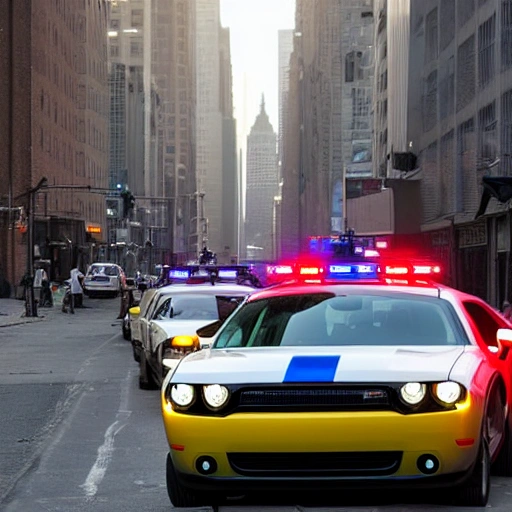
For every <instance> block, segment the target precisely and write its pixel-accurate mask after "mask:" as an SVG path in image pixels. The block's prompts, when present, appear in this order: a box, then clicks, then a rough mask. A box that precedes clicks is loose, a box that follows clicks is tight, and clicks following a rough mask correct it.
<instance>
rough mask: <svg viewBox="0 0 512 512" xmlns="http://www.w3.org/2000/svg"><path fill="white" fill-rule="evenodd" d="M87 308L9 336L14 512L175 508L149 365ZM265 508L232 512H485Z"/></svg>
mask: <svg viewBox="0 0 512 512" xmlns="http://www.w3.org/2000/svg"><path fill="white" fill-rule="evenodd" d="M0 305H1V302H0ZM85 305H86V308H85V309H77V311H76V314H75V315H69V314H68V315H66V314H63V313H61V312H60V310H59V309H58V308H53V310H48V309H45V310H44V314H45V315H46V317H45V318H44V319H42V320H41V321H38V322H32V323H25V324H21V325H15V326H7V327H0V432H1V440H2V442H1V444H0V510H2V511H5V512H39V511H41V512H42V511H45V512H49V511H51V512H57V511H63V512H75V511H81V512H83V511H94V512H102V511H105V512H107V511H108V512H116V511H119V512H120V511H123V512H131V511H141V510H143V511H153V512H160V511H167V510H169V509H171V505H170V502H169V499H168V496H167V491H166V486H165V456H166V452H167V443H166V440H165V436H164V431H163V425H162V420H161V416H160V402H159V394H158V392H155V391H141V390H139V388H138V367H137V365H136V363H135V362H134V360H133V358H132V352H131V347H130V344H129V343H128V342H127V341H125V340H124V339H123V338H122V335H121V329H120V321H119V320H116V317H117V314H118V311H119V301H118V300H113V299H94V300H91V299H85ZM492 482H493V488H492V491H491V498H490V505H489V506H488V507H487V508H490V509H492V510H496V511H499V512H506V511H507V512H508V511H510V510H511V509H512V479H505V478H494V479H493V481H492ZM254 500H255V498H252V499H251V500H250V501H249V500H247V501H233V502H232V504H231V505H230V506H224V507H220V510H221V511H222V512H224V511H225V512H228V511H235V510H244V511H245V512H255V511H263V512H264V511H268V512H270V511H281V512H291V511H301V510H302V511H304V510H307V511H308V512H313V511H319V510H323V511H324V512H328V511H329V512H334V511H349V510H354V511H361V512H370V511H372V512H376V511H380V510H383V511H384V510H385V511H400V512H407V511H411V512H412V511H417V510H421V511H425V512H428V511H434V510H435V511H440V510H442V511H463V510H476V509H463V508H459V507H454V506H446V505H443V504H442V501H441V500H436V499H435V497H432V496H431V495H430V496H429V495H422V496H420V495H417V494H415V495H410V496H397V495H396V493H395V494H392V493H391V494H389V495H387V496H374V495H367V494H364V495H361V494H359V495H350V496H349V495H343V496H342V497H340V496H339V495H338V496H335V497H330V498H326V497H324V496H311V495H310V496H305V497H300V496H278V497H272V498H268V497H266V496H264V497H259V498H258V500H259V501H258V502H255V501H254ZM299 505H300V506H299Z"/></svg>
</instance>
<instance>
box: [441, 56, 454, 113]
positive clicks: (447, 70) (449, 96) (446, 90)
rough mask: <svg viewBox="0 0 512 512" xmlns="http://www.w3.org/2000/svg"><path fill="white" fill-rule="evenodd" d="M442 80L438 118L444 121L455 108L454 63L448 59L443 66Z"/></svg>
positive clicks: (452, 58) (452, 59)
mask: <svg viewBox="0 0 512 512" xmlns="http://www.w3.org/2000/svg"><path fill="white" fill-rule="evenodd" d="M442 73H443V78H442V81H441V83H440V84H439V87H440V91H439V117H440V118H441V119H445V118H446V117H448V116H449V115H452V114H453V113H454V108H455V63H454V57H453V56H452V57H450V58H449V59H448V60H447V61H446V62H445V64H444V66H443V71H442Z"/></svg>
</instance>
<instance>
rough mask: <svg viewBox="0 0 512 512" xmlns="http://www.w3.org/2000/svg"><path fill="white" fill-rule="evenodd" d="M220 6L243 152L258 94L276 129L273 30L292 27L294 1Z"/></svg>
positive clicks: (251, 0) (248, 0)
mask: <svg viewBox="0 0 512 512" xmlns="http://www.w3.org/2000/svg"><path fill="white" fill-rule="evenodd" d="M220 7H221V23H222V26H224V27H229V28H230V34H231V62H232V67H233V101H234V108H235V118H236V119H237V127H238V144H239V147H242V148H244V151H245V138H246V136H247V134H248V133H249V131H250V129H251V126H252V125H253V123H254V120H255V118H256V116H257V115H258V113H259V110H260V103H261V95H262V94H264V95H265V105H266V110H267V113H268V115H269V117H270V122H271V123H272V126H273V127H274V130H275V131H276V132H277V128H278V46H277V31H278V30H280V29H291V28H294V25H295V0H220ZM244 84H245V86H244ZM244 90H245V92H244Z"/></svg>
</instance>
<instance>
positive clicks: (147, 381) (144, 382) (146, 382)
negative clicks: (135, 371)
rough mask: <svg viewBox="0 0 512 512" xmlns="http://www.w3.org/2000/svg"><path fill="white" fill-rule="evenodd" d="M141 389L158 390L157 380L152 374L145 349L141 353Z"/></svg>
mask: <svg viewBox="0 0 512 512" xmlns="http://www.w3.org/2000/svg"><path fill="white" fill-rule="evenodd" d="M139 388H140V389H157V388H158V386H157V385H156V382H155V379H154V378H153V375H152V373H151V368H150V367H149V363H148V361H147V359H146V352H145V351H144V349H141V351H140V365H139Z"/></svg>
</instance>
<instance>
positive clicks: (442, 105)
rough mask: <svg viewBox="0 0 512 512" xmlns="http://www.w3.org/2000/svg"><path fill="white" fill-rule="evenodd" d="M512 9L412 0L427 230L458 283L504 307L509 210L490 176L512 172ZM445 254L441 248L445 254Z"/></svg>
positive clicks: (412, 127)
mask: <svg viewBox="0 0 512 512" xmlns="http://www.w3.org/2000/svg"><path fill="white" fill-rule="evenodd" d="M511 34H512V3H511V2H508V1H490V0H487V1H481V0H480V1H478V2H477V1H475V0H463V1H461V0H459V1H458V2H445V1H439V0H426V1H419V0H413V1H411V38H410V64H409V108H408V130H409V139H410V140H411V141H412V143H413V147H414V148H417V152H418V154H419V163H420V168H421V188H422V196H423V211H422V214H423V227H422V229H423V231H424V232H425V233H428V234H429V236H430V238H431V242H432V246H435V247H438V248H443V249H444V251H443V252H442V253H443V254H445V255H446V259H445V261H444V262H443V263H444V264H445V266H446V267H447V269H448V272H449V277H450V281H451V284H453V285H455V286H457V287H459V288H461V289H462V290H464V291H468V292H471V293H474V294H476V295H479V296H480V297H482V298H484V299H485V300H487V301H489V302H490V303H491V304H493V305H501V302H502V301H503V300H504V299H509V298H510V297H509V294H510V291H511V289H510V270H509V269H510V213H509V209H508V207H507V205H504V204H500V203H498V202H497V201H496V200H494V199H492V200H491V202H490V203H489V206H488V208H487V210H486V212H485V215H483V216H479V217H478V218H476V213H477V211H478V208H479V204H480V198H481V195H482V178H483V177H484V176H495V177H496V176H511V173H512V156H511V154H512V151H511V145H512V138H511V135H510V134H511V131H510V127H511V126H512V57H511V56H512V46H511V45H512V43H511V42H512V37H511ZM440 254H441V252H440Z"/></svg>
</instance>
